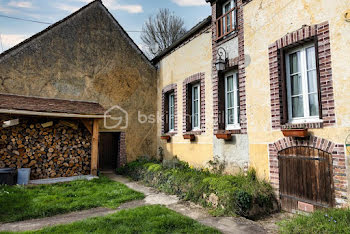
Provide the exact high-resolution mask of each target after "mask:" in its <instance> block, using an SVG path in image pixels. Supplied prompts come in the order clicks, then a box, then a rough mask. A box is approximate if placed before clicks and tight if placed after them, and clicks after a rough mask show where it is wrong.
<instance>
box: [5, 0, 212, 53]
mask: <svg viewBox="0 0 350 234" xmlns="http://www.w3.org/2000/svg"><path fill="white" fill-rule="evenodd" d="M89 2H91V0H0V36H1V40H0V42H1V43H0V52H3V51H5V50H7V49H9V48H11V47H12V46H14V45H16V44H18V43H19V42H21V41H23V40H25V39H26V38H28V37H30V36H32V35H34V34H35V33H38V32H40V31H42V30H43V29H45V28H47V27H48V26H49V24H52V23H55V22H57V21H59V20H61V19H63V18H64V17H66V16H68V15H70V14H72V13H73V12H74V11H76V10H78V9H79V8H81V7H83V6H84V5H86V4H88V3H89ZM102 2H103V4H104V5H105V6H106V7H107V8H108V9H109V11H110V12H111V13H112V14H113V16H114V17H115V18H116V19H117V21H118V22H119V23H120V24H121V26H122V27H123V28H124V29H125V30H126V31H141V30H142V26H143V24H144V22H145V21H146V19H147V18H148V17H149V16H150V15H154V14H156V13H157V11H158V9H159V8H169V9H170V10H171V11H172V12H174V13H175V15H177V16H180V17H182V18H183V19H184V22H185V27H186V29H187V30H189V29H190V28H191V27H193V26H194V25H196V24H197V23H198V22H200V21H201V20H203V19H204V18H206V17H207V16H209V15H210V13H211V8H210V4H209V3H206V2H205V0H102ZM4 16H10V17H16V18H23V19H29V20H33V21H39V22H43V23H37V22H27V21H21V20H15V19H10V18H6V17H4ZM45 23H49V24H45ZM128 33H129V35H130V37H131V38H132V39H133V40H134V41H135V43H136V44H137V45H138V46H139V47H140V48H141V49H143V50H144V49H145V46H144V45H143V43H142V41H141V39H140V35H141V33H140V32H128Z"/></svg>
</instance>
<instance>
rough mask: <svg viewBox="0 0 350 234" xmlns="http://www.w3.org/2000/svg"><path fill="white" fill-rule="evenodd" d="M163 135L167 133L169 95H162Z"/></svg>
mask: <svg viewBox="0 0 350 234" xmlns="http://www.w3.org/2000/svg"><path fill="white" fill-rule="evenodd" d="M163 114H164V122H163V124H164V133H167V132H169V93H165V94H164V113H163Z"/></svg>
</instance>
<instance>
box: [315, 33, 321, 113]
mask: <svg viewBox="0 0 350 234" xmlns="http://www.w3.org/2000/svg"><path fill="white" fill-rule="evenodd" d="M314 41H315V56H316V74H317V91H318V112H319V116H320V119H322V102H321V81H320V65H319V64H320V61H319V56H318V40H317V37H315V39H314Z"/></svg>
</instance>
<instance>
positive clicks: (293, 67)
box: [289, 52, 299, 74]
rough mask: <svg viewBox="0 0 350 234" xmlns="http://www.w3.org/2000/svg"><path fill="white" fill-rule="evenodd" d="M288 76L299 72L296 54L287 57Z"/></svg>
mask: <svg viewBox="0 0 350 234" xmlns="http://www.w3.org/2000/svg"><path fill="white" fill-rule="evenodd" d="M289 69H290V74H294V73H298V72H299V63H298V52H296V53H293V54H290V55H289Z"/></svg>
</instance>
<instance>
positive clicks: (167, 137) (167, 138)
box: [160, 135, 171, 142]
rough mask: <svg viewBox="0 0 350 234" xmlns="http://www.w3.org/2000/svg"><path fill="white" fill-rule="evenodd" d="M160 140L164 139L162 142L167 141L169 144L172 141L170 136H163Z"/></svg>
mask: <svg viewBox="0 0 350 234" xmlns="http://www.w3.org/2000/svg"><path fill="white" fill-rule="evenodd" d="M160 139H162V140H165V141H167V142H169V141H170V139H171V136H169V135H163V136H161V137H160Z"/></svg>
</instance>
